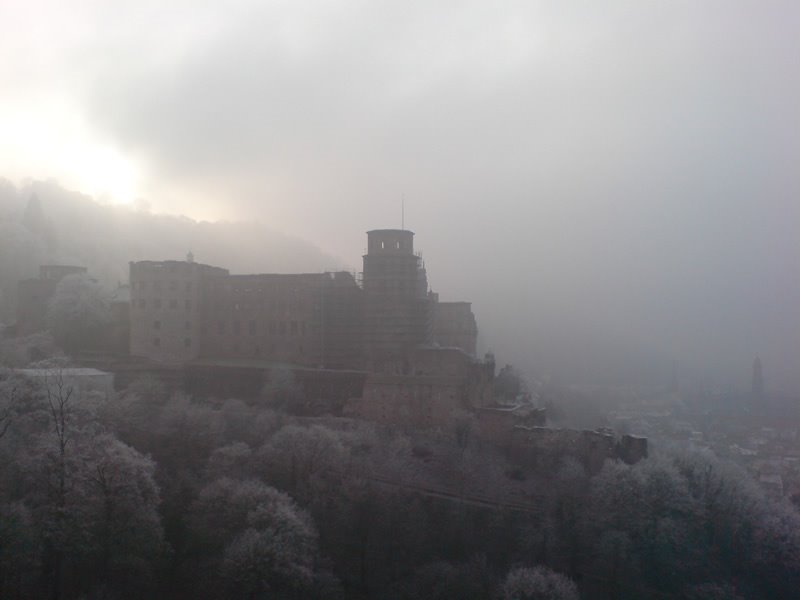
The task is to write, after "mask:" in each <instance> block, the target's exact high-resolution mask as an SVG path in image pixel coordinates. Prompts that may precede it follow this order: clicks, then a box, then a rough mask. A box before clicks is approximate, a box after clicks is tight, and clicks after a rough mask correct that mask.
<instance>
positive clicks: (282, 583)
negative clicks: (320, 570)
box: [191, 478, 318, 598]
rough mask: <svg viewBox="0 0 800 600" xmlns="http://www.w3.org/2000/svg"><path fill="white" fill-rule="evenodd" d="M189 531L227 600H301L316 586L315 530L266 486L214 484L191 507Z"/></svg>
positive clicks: (283, 497)
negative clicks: (281, 599) (194, 537)
mask: <svg viewBox="0 0 800 600" xmlns="http://www.w3.org/2000/svg"><path fill="white" fill-rule="evenodd" d="M191 527H192V529H193V531H194V534H195V536H196V540H197V543H198V545H199V546H198V547H199V548H200V549H201V552H202V554H203V555H204V556H205V558H206V560H207V561H208V564H209V566H210V567H211V568H212V569H213V573H212V577H211V579H215V578H216V579H217V585H219V586H220V587H221V589H220V590H219V591H220V592H223V591H224V592H225V593H227V594H228V595H229V597H232V598H267V597H281V598H291V597H298V598H299V597H305V596H304V594H306V593H307V592H308V590H310V589H311V588H312V587H313V584H314V580H315V567H316V564H317V560H318V549H317V533H316V529H315V528H314V526H313V523H312V522H311V519H310V517H309V516H308V515H307V514H306V513H305V512H304V511H302V510H301V509H299V508H298V507H297V506H296V505H295V503H294V501H292V499H291V498H290V497H289V496H288V495H286V494H284V493H282V492H279V491H278V490H276V489H274V488H272V487H269V486H268V485H265V484H263V483H261V482H259V481H255V480H247V481H235V480H232V479H227V478H225V479H219V480H217V481H215V482H214V483H212V484H210V485H208V486H207V487H206V488H204V489H203V490H202V492H201V493H200V495H199V497H198V498H197V500H196V501H195V503H194V504H193V506H192V509H191Z"/></svg>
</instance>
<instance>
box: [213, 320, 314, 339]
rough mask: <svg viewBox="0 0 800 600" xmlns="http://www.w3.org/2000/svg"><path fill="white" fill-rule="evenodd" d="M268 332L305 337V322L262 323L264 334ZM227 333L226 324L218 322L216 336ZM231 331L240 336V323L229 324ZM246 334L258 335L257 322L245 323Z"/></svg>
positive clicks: (241, 329)
mask: <svg viewBox="0 0 800 600" xmlns="http://www.w3.org/2000/svg"><path fill="white" fill-rule="evenodd" d="M267 330H269V333H271V334H273V335H292V336H296V335H299V336H305V335H306V322H305V321H270V322H269V323H268V324H267V323H264V332H265V333H266V331H267ZM226 331H227V323H226V322H225V321H219V322H218V323H217V334H219V335H223V334H225V333H226ZM231 331H232V332H233V334H234V335H240V334H241V333H242V331H243V328H242V323H241V321H233V323H232V324H231ZM247 332H248V334H250V335H256V334H257V333H258V322H257V321H249V322H248V323H247Z"/></svg>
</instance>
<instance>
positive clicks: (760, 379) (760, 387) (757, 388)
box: [753, 356, 764, 398]
mask: <svg viewBox="0 0 800 600" xmlns="http://www.w3.org/2000/svg"><path fill="white" fill-rule="evenodd" d="M763 396H764V371H763V367H762V365H761V358H760V357H759V356H756V359H755V360H754V361H753V398H762V397H763Z"/></svg>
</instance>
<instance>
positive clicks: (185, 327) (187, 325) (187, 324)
mask: <svg viewBox="0 0 800 600" xmlns="http://www.w3.org/2000/svg"><path fill="white" fill-rule="evenodd" d="M183 326H184V329H191V328H192V323H191V321H186V323H184V324H183Z"/></svg>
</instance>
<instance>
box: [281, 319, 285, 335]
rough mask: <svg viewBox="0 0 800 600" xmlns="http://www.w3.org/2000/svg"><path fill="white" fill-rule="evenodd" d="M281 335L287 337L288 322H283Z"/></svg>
mask: <svg viewBox="0 0 800 600" xmlns="http://www.w3.org/2000/svg"><path fill="white" fill-rule="evenodd" d="M281 335H286V321H281Z"/></svg>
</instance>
